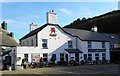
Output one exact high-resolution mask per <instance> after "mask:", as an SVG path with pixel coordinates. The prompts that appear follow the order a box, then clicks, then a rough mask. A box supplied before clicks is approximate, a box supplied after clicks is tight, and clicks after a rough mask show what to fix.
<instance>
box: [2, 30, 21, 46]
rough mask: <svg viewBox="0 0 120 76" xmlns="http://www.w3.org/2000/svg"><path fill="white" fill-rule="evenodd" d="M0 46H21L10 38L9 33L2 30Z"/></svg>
mask: <svg viewBox="0 0 120 76" xmlns="http://www.w3.org/2000/svg"><path fill="white" fill-rule="evenodd" d="M0 46H19V44H18V43H17V42H16V41H15V40H14V38H12V37H10V36H9V32H7V31H6V30H3V29H2V28H0Z"/></svg>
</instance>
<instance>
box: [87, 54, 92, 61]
mask: <svg viewBox="0 0 120 76" xmlns="http://www.w3.org/2000/svg"><path fill="white" fill-rule="evenodd" d="M88 59H89V61H90V62H92V54H88Z"/></svg>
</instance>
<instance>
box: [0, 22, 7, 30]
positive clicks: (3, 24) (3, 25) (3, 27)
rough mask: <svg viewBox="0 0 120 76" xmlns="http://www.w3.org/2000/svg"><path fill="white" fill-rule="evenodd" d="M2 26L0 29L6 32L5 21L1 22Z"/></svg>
mask: <svg viewBox="0 0 120 76" xmlns="http://www.w3.org/2000/svg"><path fill="white" fill-rule="evenodd" d="M1 25H2V29H4V30H7V23H5V21H3V23H2V24H1Z"/></svg>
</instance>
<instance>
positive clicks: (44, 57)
mask: <svg viewBox="0 0 120 76" xmlns="http://www.w3.org/2000/svg"><path fill="white" fill-rule="evenodd" d="M47 57H48V54H47V53H44V54H43V62H44V63H45V64H47Z"/></svg>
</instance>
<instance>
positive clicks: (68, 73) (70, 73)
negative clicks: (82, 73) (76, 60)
mask: <svg viewBox="0 0 120 76" xmlns="http://www.w3.org/2000/svg"><path fill="white" fill-rule="evenodd" d="M58 72H63V73H68V74H75V75H79V74H78V73H74V72H68V71H58Z"/></svg>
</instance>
